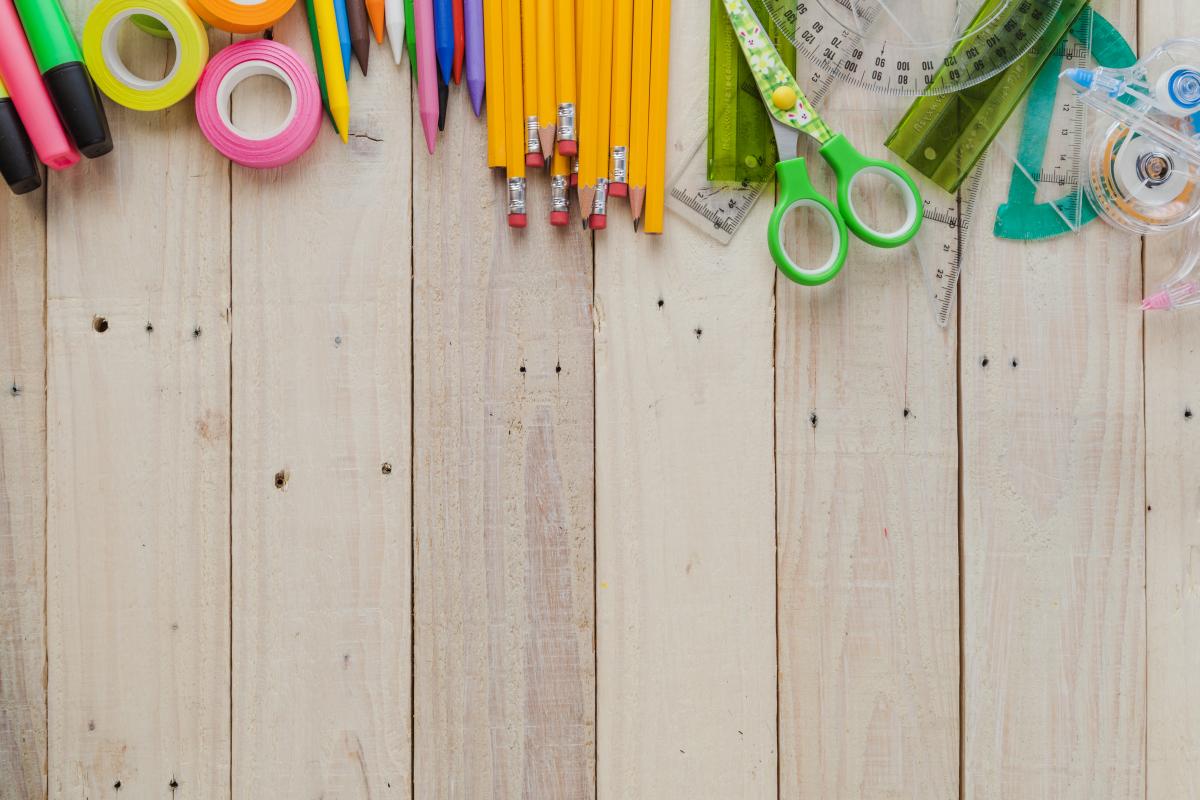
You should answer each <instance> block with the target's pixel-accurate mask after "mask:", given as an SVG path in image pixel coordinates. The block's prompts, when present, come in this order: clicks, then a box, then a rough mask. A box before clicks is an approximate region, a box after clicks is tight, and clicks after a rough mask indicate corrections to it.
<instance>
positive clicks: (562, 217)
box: [550, 211, 571, 228]
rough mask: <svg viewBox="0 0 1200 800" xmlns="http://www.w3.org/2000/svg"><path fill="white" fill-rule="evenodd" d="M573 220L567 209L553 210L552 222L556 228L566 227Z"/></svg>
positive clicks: (551, 213)
mask: <svg viewBox="0 0 1200 800" xmlns="http://www.w3.org/2000/svg"><path fill="white" fill-rule="evenodd" d="M570 221H571V215H570V214H568V213H567V212H566V211H551V212H550V224H551V225H553V226H554V227H556V228H565V227H566V226H567V225H568V224H569V223H570Z"/></svg>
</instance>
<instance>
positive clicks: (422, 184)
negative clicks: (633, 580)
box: [413, 91, 596, 800]
mask: <svg viewBox="0 0 1200 800" xmlns="http://www.w3.org/2000/svg"><path fill="white" fill-rule="evenodd" d="M449 119H450V121H449V122H448V123H447V130H446V133H445V134H444V135H443V136H441V137H440V138H439V142H438V151H437V155H436V156H435V157H433V158H430V157H427V156H426V155H425V153H424V152H418V154H417V156H416V164H415V171H416V184H415V185H416V186H417V187H418V190H417V191H418V197H419V200H420V202H419V203H418V204H417V207H416V213H415V216H414V237H415V240H414V258H415V265H416V266H415V270H416V275H415V290H416V301H415V303H414V317H415V325H414V331H413V337H414V338H413V341H414V358H415V370H414V376H415V378H414V386H415V390H416V397H417V403H416V406H415V416H414V430H415V433H416V436H415V452H416V458H415V465H414V469H415V487H416V489H415V491H416V497H415V499H416V503H415V508H416V526H415V536H416V542H415V547H414V549H415V552H416V593H415V598H416V599H415V602H416V615H415V617H416V625H417V636H416V648H415V656H414V658H415V669H416V679H415V702H416V717H415V720H416V737H417V741H416V764H415V769H416V795H417V797H419V798H422V799H423V800H424V798H430V799H431V800H432V799H433V798H438V799H439V800H440V799H441V798H463V799H464V800H480V798H517V797H524V798H531V799H532V798H549V797H562V798H572V800H575V799H577V798H578V799H579V800H583V799H584V798H589V797H592V796H593V790H594V785H595V758H596V742H595V736H596V720H595V666H594V665H595V653H594V646H593V635H594V629H593V623H592V620H593V571H592V557H593V494H592V491H593V469H592V465H593V446H592V423H593V397H592V375H593V369H592V316H591V304H592V257H591V246H590V237H589V236H587V235H585V234H584V233H583V232H581V231H580V230H579V229H578V228H577V227H575V226H574V225H572V226H571V227H570V228H569V229H565V230H560V229H555V228H551V227H550V225H549V221H548V215H549V186H548V177H547V175H546V174H545V173H544V172H543V171H541V170H530V172H529V192H528V198H529V227H528V229H526V230H524V231H518V230H512V229H510V228H508V226H507V224H506V222H505V215H506V213H507V208H506V194H505V190H504V186H503V180H502V175H501V173H499V172H497V173H495V174H494V175H493V174H489V171H488V169H487V167H486V166H485V159H484V153H485V152H486V150H485V148H486V137H485V130H484V127H483V125H482V124H479V123H477V122H476V121H475V120H474V117H473V115H472V114H471V111H470V104H469V103H468V101H467V96H466V93H465V92H462V91H456V92H454V93H453V94H452V97H451V105H450V110H449Z"/></svg>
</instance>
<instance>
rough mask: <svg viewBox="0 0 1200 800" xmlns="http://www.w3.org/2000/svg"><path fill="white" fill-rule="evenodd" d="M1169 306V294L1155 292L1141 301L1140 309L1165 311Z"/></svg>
mask: <svg viewBox="0 0 1200 800" xmlns="http://www.w3.org/2000/svg"><path fill="white" fill-rule="evenodd" d="M1170 307H1171V295H1169V294H1167V293H1166V292H1157V293H1156V294H1152V295H1150V296H1149V297H1147V298H1146V299H1145V300H1143V301H1142V311H1165V310H1166V309H1168V308H1170Z"/></svg>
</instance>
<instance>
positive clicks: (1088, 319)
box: [960, 0, 1146, 800]
mask: <svg viewBox="0 0 1200 800" xmlns="http://www.w3.org/2000/svg"><path fill="white" fill-rule="evenodd" d="M1134 5H1135V4H1134V2H1132V0H1125V2H1121V3H1119V4H1118V3H1115V2H1106V3H1100V4H1099V6H1098V10H1100V11H1101V13H1103V14H1104V15H1105V16H1106V17H1108V18H1109V19H1110V20H1111V21H1112V22H1113V23H1114V24H1115V25H1116V26H1117V27H1118V29H1119V30H1121V31H1124V32H1125V33H1126V34H1128V33H1129V32H1131V31H1133V30H1134V27H1135V25H1134V21H1135V8H1134ZM1010 169H1011V166H1010V165H1009V164H1006V163H1005V161H1004V159H999V158H997V159H993V160H992V162H991V164H990V168H989V170H988V174H987V175H986V178H985V183H984V185H985V187H986V190H985V192H984V194H983V196H982V197H981V199H980V201H979V207H980V208H981V209H993V208H995V207H996V204H997V202H999V201H1001V200H1002V199H1003V197H1004V196H1005V194H1006V193H1007V191H1008V182H1009V181H1008V174H1009V171H1010ZM1140 253H1141V244H1140V242H1139V240H1138V239H1137V238H1136V237H1133V236H1130V235H1128V234H1125V233H1122V232H1120V231H1117V230H1115V229H1113V228H1111V227H1107V226H1105V225H1103V224H1102V223H1095V224H1093V225H1091V226H1089V227H1088V228H1087V229H1086V230H1085V231H1084V232H1082V233H1081V234H1079V235H1075V236H1067V237H1063V238H1060V239H1056V240H1053V241H1050V242H1040V243H1037V244H1023V243H1019V242H1011V241H1002V240H998V239H995V238H993V237H992V236H990V235H989V232H988V231H987V229H986V228H981V229H980V230H979V231H977V232H976V237H975V239H974V240H973V243H972V244H971V247H970V258H971V262H970V267H969V268H968V270H967V271H966V273H965V274H964V276H963V286H962V323H961V358H960V376H961V377H960V381H961V393H962V406H961V408H962V441H963V466H962V498H963V530H962V550H963V663H964V686H963V711H964V719H963V736H964V742H963V758H964V782H965V783H964V796H965V797H966V798H968V800H976V799H977V798H998V797H1054V798H1060V799H1061V800H1085V799H1086V800H1103V798H1123V799H1125V798H1140V797H1143V796H1144V792H1145V775H1146V773H1145V735H1146V686H1145V678H1146V672H1145V643H1146V640H1145V609H1146V606H1145V587H1144V581H1145V542H1146V540H1145V488H1144V472H1143V454H1144V435H1143V408H1142V340H1141V326H1140V319H1141V314H1140V312H1139V310H1138V304H1139V301H1140V299H1141V261H1140Z"/></svg>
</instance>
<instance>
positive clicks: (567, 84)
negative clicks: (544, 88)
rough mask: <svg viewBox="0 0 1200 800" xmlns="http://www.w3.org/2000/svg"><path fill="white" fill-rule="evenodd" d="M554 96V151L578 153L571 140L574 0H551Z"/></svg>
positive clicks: (570, 154) (573, 140)
mask: <svg viewBox="0 0 1200 800" xmlns="http://www.w3.org/2000/svg"><path fill="white" fill-rule="evenodd" d="M554 29H555V31H556V33H557V35H556V36H555V41H554V46H555V66H556V70H555V72H556V73H557V74H556V75H555V81H554V94H555V98H556V100H557V102H558V106H557V109H556V111H557V120H558V152H560V153H562V154H563V155H564V156H573V155H576V154H577V153H578V152H579V148H578V144H577V142H576V137H575V74H576V64H575V0H554Z"/></svg>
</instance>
